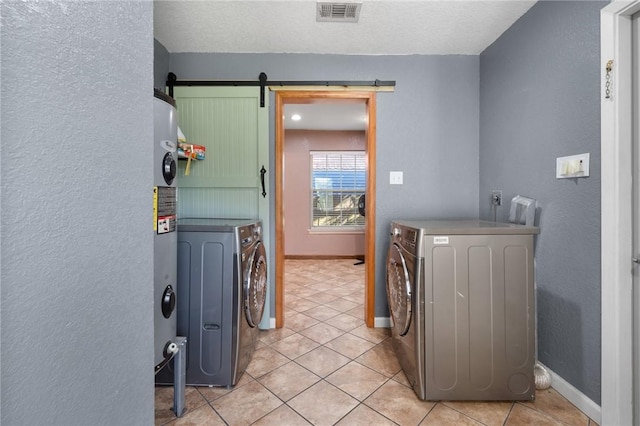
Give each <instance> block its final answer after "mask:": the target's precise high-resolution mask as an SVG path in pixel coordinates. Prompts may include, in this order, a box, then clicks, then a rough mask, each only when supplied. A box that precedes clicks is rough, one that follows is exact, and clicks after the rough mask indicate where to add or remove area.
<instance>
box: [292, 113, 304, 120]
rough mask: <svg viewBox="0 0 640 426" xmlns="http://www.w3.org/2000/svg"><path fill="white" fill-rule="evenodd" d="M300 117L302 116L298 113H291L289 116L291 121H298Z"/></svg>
mask: <svg viewBox="0 0 640 426" xmlns="http://www.w3.org/2000/svg"><path fill="white" fill-rule="evenodd" d="M301 118H302V117H300V114H293V115H292V116H291V119H292V120H293V121H300V119H301Z"/></svg>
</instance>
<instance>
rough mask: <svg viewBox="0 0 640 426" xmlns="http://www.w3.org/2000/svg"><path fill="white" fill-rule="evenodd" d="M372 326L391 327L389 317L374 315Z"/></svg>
mask: <svg viewBox="0 0 640 426" xmlns="http://www.w3.org/2000/svg"><path fill="white" fill-rule="evenodd" d="M373 327H374V328H390V327H391V318H389V317H376V318H374V320H373Z"/></svg>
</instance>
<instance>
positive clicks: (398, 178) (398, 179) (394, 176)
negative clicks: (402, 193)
mask: <svg viewBox="0 0 640 426" xmlns="http://www.w3.org/2000/svg"><path fill="white" fill-rule="evenodd" d="M389 183H390V184H391V185H402V172H389Z"/></svg>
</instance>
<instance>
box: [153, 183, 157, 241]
mask: <svg viewBox="0 0 640 426" xmlns="http://www.w3.org/2000/svg"><path fill="white" fill-rule="evenodd" d="M153 230H154V231H157V230H158V187H157V186H154V187H153Z"/></svg>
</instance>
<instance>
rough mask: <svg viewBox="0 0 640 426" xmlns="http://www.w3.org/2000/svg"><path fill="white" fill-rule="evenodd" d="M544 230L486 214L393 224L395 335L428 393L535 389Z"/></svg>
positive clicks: (414, 379)
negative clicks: (537, 272)
mask: <svg viewBox="0 0 640 426" xmlns="http://www.w3.org/2000/svg"><path fill="white" fill-rule="evenodd" d="M538 232H539V230H538V228H535V227H531V226H521V225H514V224H510V223H496V222H489V221H480V220H466V221H459V220H458V221H456V220H449V221H447V220H444V221H443V220H441V221H437V220H431V221H395V222H393V223H392V224H391V243H390V247H389V255H388V262H387V293H388V299H389V310H390V311H391V317H392V319H393V328H392V335H393V339H394V342H395V349H396V354H397V356H398V360H399V362H400V364H401V366H402V368H403V370H404V372H405V374H406V376H407V378H409V381H410V382H411V384H412V386H413V388H414V390H415V391H416V394H417V395H418V396H419V397H420V398H421V399H427V400H509V401H512V400H532V399H533V398H534V396H535V383H534V376H533V367H534V362H535V324H534V312H535V303H534V293H533V292H534V289H533V235H534V234H537V233H538Z"/></svg>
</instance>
